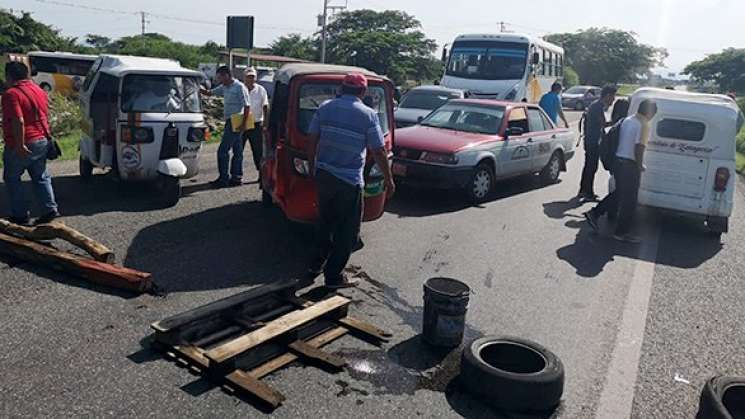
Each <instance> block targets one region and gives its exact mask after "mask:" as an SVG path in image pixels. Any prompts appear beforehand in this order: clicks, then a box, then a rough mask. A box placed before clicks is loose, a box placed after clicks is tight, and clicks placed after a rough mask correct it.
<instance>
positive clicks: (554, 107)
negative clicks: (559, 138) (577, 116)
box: [538, 82, 569, 128]
mask: <svg viewBox="0 0 745 419" xmlns="http://www.w3.org/2000/svg"><path fill="white" fill-rule="evenodd" d="M561 89H562V86H561V83H559V82H556V83H554V84H552V85H551V91H550V92H548V93H546V94H545V95H543V97H542V98H541V101H540V102H538V106H540V107H541V109H543V111H544V112H546V115H548V117H549V118H551V121H553V123H554V125H556V126H557V127H558V126H559V118H561V120H562V121H564V126H565V127H567V128H569V122H567V119H566V117H565V116H564V109H563V108H562V107H561V97H559V95H560V94H561Z"/></svg>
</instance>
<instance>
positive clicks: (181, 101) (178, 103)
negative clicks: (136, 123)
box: [122, 74, 202, 113]
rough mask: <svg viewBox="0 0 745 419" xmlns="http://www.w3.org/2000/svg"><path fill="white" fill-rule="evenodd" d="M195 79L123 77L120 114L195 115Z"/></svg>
mask: <svg viewBox="0 0 745 419" xmlns="http://www.w3.org/2000/svg"><path fill="white" fill-rule="evenodd" d="M201 111H202V107H201V103H200V101H199V80H197V78H196V77H179V76H164V75H163V76H161V75H140V74H132V75H128V76H126V77H125V78H124V84H123V86H122V112H162V113H199V112H201Z"/></svg>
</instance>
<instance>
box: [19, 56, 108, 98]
mask: <svg viewBox="0 0 745 419" xmlns="http://www.w3.org/2000/svg"><path fill="white" fill-rule="evenodd" d="M96 58H98V57H96V56H95V55H83V54H71V53H68V52H45V51H34V52H29V53H28V61H29V64H30V66H31V77H32V78H33V80H34V82H36V84H38V85H39V86H41V88H42V89H44V90H45V91H47V92H59V93H61V94H63V95H65V96H71V95H77V94H78V92H79V91H80V88H81V87H82V86H83V82H85V76H86V75H87V74H88V71H89V70H90V68H91V66H92V65H93V62H94V61H95V60H96Z"/></svg>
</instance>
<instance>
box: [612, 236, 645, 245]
mask: <svg viewBox="0 0 745 419" xmlns="http://www.w3.org/2000/svg"><path fill="white" fill-rule="evenodd" d="M613 238H614V239H616V240H618V241H620V242H624V243H630V244H639V243H641V242H642V241H641V239H640V238H638V237H636V236H632V235H631V234H621V235H619V234H614V235H613Z"/></svg>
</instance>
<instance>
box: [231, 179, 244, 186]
mask: <svg viewBox="0 0 745 419" xmlns="http://www.w3.org/2000/svg"><path fill="white" fill-rule="evenodd" d="M228 185H229V186H241V185H243V180H242V179H236V178H233V179H230V181H229V182H228Z"/></svg>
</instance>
